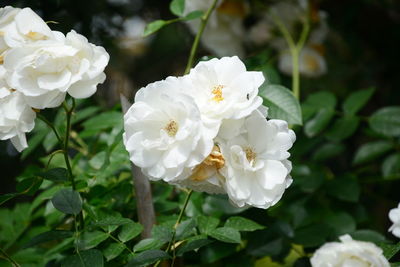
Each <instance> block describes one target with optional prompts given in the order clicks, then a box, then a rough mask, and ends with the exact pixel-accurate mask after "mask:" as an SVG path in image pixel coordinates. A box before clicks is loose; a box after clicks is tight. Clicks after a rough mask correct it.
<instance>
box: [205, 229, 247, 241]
mask: <svg viewBox="0 0 400 267" xmlns="http://www.w3.org/2000/svg"><path fill="white" fill-rule="evenodd" d="M210 236H212V237H213V238H215V239H217V240H219V241H222V242H225V243H240V233H239V231H238V230H236V229H233V228H231V227H220V228H217V229H214V230H212V231H211V232H210Z"/></svg>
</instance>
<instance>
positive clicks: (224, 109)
mask: <svg viewBox="0 0 400 267" xmlns="http://www.w3.org/2000/svg"><path fill="white" fill-rule="evenodd" d="M183 80H184V82H185V83H186V84H187V85H186V86H185V88H184V92H185V93H187V94H189V95H190V96H191V97H193V98H194V100H195V101H196V104H197V105H198V107H199V109H200V112H201V115H202V120H203V121H204V122H205V124H206V125H207V126H208V127H210V128H213V129H214V132H215V133H214V134H215V135H216V134H217V132H218V129H219V127H220V125H221V122H222V120H223V119H240V118H243V117H245V116H247V115H249V114H250V113H251V112H253V111H254V110H255V109H257V108H258V107H259V106H260V105H261V104H262V99H261V97H259V96H258V88H259V87H260V86H261V84H262V83H263V82H264V80H265V79H264V76H263V74H262V73H261V72H257V71H246V66H245V65H244V64H243V62H242V61H240V59H239V58H238V57H236V56H234V57H223V58H221V59H215V58H214V59H211V60H209V61H203V62H200V63H199V64H197V65H196V67H194V68H193V69H192V70H191V71H190V73H189V74H188V75H186V76H184V77H183ZM215 135H214V136H213V137H215Z"/></svg>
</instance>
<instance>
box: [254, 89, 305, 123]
mask: <svg viewBox="0 0 400 267" xmlns="http://www.w3.org/2000/svg"><path fill="white" fill-rule="evenodd" d="M260 96H262V97H263V99H264V105H265V106H267V107H268V117H269V118H271V119H281V120H285V121H287V122H288V123H289V124H298V125H302V123H303V122H302V118H301V108H300V104H299V101H297V99H296V98H295V97H294V95H293V93H292V92H291V91H290V90H289V89H287V88H285V87H283V86H280V85H274V84H264V85H262V86H261V87H260Z"/></svg>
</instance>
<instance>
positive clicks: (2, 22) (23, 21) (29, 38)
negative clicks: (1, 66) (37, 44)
mask: <svg viewBox="0 0 400 267" xmlns="http://www.w3.org/2000/svg"><path fill="white" fill-rule="evenodd" d="M50 38H53V33H52V31H51V30H50V28H49V26H47V24H46V22H44V21H43V20H42V18H41V17H39V16H38V15H37V14H36V13H35V12H33V11H32V9H30V8H29V7H27V8H24V9H20V8H13V7H10V6H6V7H4V8H0V54H2V53H3V52H4V51H6V50H7V49H9V48H12V47H18V46H21V45H23V44H26V43H30V42H34V41H37V40H45V39H50Z"/></svg>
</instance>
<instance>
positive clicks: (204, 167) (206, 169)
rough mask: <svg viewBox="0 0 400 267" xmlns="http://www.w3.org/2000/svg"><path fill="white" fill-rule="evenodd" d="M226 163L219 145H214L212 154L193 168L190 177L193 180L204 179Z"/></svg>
mask: <svg viewBox="0 0 400 267" xmlns="http://www.w3.org/2000/svg"><path fill="white" fill-rule="evenodd" d="M224 165H225V159H224V157H223V156H222V153H221V150H220V149H219V147H218V146H216V145H215V146H214V147H213V150H212V151H211V153H210V155H208V157H207V158H206V159H205V160H204V161H203V162H202V163H200V164H199V165H197V166H196V168H194V170H193V174H192V175H191V176H190V179H192V180H193V181H198V182H200V181H204V180H207V179H208V178H210V177H211V176H212V175H213V174H214V173H215V172H216V171H217V170H219V169H221V168H222V167H224Z"/></svg>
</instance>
